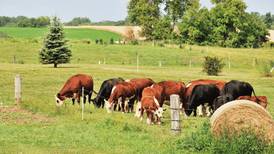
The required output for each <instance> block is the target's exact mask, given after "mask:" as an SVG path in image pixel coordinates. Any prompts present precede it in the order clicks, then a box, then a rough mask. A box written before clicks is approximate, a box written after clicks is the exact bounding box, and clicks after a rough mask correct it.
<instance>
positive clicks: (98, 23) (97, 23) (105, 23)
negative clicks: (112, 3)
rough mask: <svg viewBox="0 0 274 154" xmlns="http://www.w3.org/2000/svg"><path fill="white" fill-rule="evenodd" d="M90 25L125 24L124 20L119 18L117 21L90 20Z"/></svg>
mask: <svg viewBox="0 0 274 154" xmlns="http://www.w3.org/2000/svg"><path fill="white" fill-rule="evenodd" d="M91 25H96V26H124V25H127V23H126V21H125V20H119V21H108V20H106V21H99V22H92V23H91Z"/></svg>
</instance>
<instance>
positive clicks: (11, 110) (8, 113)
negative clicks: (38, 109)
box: [0, 106, 54, 125]
mask: <svg viewBox="0 0 274 154" xmlns="http://www.w3.org/2000/svg"><path fill="white" fill-rule="evenodd" d="M53 121H54V120H53V118H49V117H47V116H44V115H41V114H37V113H32V112H30V111H28V110H25V109H22V108H20V107H18V106H5V107H0V122H1V123H4V124H18V125H23V124H30V123H43V124H45V123H51V122H53Z"/></svg>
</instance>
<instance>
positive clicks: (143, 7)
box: [127, 0, 161, 40]
mask: <svg viewBox="0 0 274 154" xmlns="http://www.w3.org/2000/svg"><path fill="white" fill-rule="evenodd" d="M160 3H161V0H154V1H152V0H131V1H130V2H129V5H128V17H127V20H128V21H129V22H130V23H131V24H134V25H140V26H141V27H142V36H145V37H146V38H147V39H148V40H153V31H154V29H155V26H156V24H157V21H158V20H159V18H160Z"/></svg>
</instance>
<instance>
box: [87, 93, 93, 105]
mask: <svg viewBox="0 0 274 154" xmlns="http://www.w3.org/2000/svg"><path fill="white" fill-rule="evenodd" d="M91 96H92V91H90V92H89V94H88V103H89V104H90V103H91Z"/></svg>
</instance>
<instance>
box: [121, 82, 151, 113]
mask: <svg viewBox="0 0 274 154" xmlns="http://www.w3.org/2000/svg"><path fill="white" fill-rule="evenodd" d="M126 82H128V83H131V84H132V85H133V86H134V89H135V99H131V100H130V102H129V108H130V110H131V111H133V106H134V102H135V100H137V101H138V103H137V108H136V112H135V116H137V117H138V116H139V114H138V113H139V112H138V111H139V109H140V105H141V103H140V102H141V99H142V92H143V89H144V88H146V87H149V86H151V85H152V84H153V83H154V81H153V80H152V79H150V78H134V79H130V80H126Z"/></svg>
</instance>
